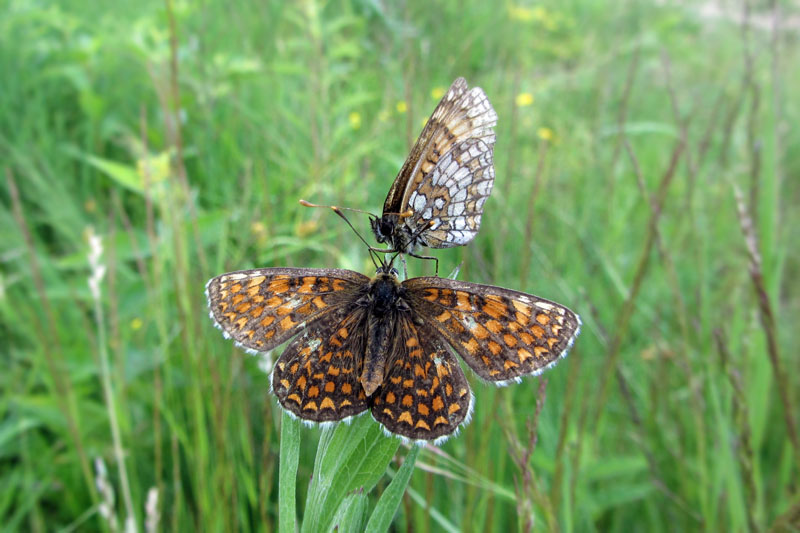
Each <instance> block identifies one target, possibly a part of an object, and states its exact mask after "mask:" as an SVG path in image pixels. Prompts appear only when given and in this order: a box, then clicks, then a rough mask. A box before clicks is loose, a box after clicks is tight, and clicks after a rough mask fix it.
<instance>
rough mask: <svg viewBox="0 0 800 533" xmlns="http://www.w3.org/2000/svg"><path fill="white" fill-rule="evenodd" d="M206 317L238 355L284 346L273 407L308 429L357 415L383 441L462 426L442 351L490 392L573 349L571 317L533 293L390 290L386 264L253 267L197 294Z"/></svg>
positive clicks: (431, 287) (451, 285) (456, 387)
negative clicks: (368, 269) (362, 270)
mask: <svg viewBox="0 0 800 533" xmlns="http://www.w3.org/2000/svg"><path fill="white" fill-rule="evenodd" d="M206 293H207V296H208V302H209V307H210V311H211V313H210V314H211V317H212V319H213V320H214V322H215V324H216V325H217V327H219V328H220V329H222V331H223V333H224V334H225V335H226V336H227V337H230V338H232V339H234V341H236V342H237V344H239V345H240V346H242V347H243V348H245V349H248V350H251V351H256V352H265V351H269V350H272V349H273V348H275V347H277V346H278V345H280V344H282V343H283V342H286V341H289V344H288V345H287V347H286V348H285V349H284V351H283V353H282V354H281V356H280V357H279V359H278V360H277V362H276V363H275V366H274V369H273V372H272V377H271V382H272V390H273V392H274V393H275V395H276V396H277V397H278V401H279V403H280V404H281V406H282V407H283V408H284V409H286V410H287V411H288V412H290V413H291V414H293V415H294V416H297V417H298V418H300V419H303V420H306V421H311V422H333V421H338V420H344V419H347V418H349V417H352V416H355V415H358V414H360V413H363V412H365V411H367V410H369V411H371V413H372V416H373V417H374V418H375V419H376V420H377V421H378V422H379V423H381V424H382V425H383V426H384V428H385V430H386V431H387V432H389V433H391V434H394V435H398V436H401V437H404V438H408V439H413V440H425V441H431V440H433V441H437V442H438V441H440V440H441V439H444V438H446V437H448V436H450V435H452V434H454V433H455V432H456V431H457V429H458V427H459V426H460V425H461V424H463V423H464V422H465V421H466V420H468V418H469V415H470V412H471V409H472V404H473V402H472V394H471V391H470V387H469V384H468V382H467V379H466V377H465V375H464V373H463V371H462V369H461V366H460V365H459V363H458V360H457V359H456V357H455V355H454V353H453V352H455V353H457V354H459V355H460V356H461V358H462V359H464V362H465V363H466V364H467V366H469V367H470V368H471V369H472V370H473V371H474V372H475V373H476V374H477V375H478V376H480V377H481V378H482V379H484V380H487V381H490V382H494V383H497V384H505V383H507V382H510V381H516V380H518V379H519V378H520V377H521V376H524V375H535V374H538V373H540V372H541V371H543V370H545V369H546V368H548V367H549V366H551V365H552V364H554V363H555V362H556V361H557V360H558V359H559V358H560V357H563V356H564V355H566V353H567V350H568V349H569V347H570V346H571V345H572V343H573V341H574V340H575V338H576V336H577V334H578V331H579V329H580V319H579V317H578V316H577V315H576V314H575V313H573V312H572V311H570V310H569V309H567V308H565V307H563V306H561V305H559V304H557V303H555V302H550V301H548V300H544V299H541V298H538V297H536V296H533V295H529V294H525V293H520V292H517V291H511V290H508V289H503V288H500V287H493V286H490V285H481V284H476V283H467V282H458V281H455V280H450V279H446V278H439V277H421V278H412V279H408V280H405V281H403V282H400V281H399V280H398V279H397V274H396V271H395V270H394V269H393V268H391V266H387V265H383V266H382V267H381V268H379V269H378V272H377V274H376V275H375V276H374V277H372V278H369V277H367V276H364V275H362V274H359V273H357V272H353V271H351V270H341V269H307V268H306V269H303V268H263V269H255V270H246V271H240V272H231V273H228V274H223V275H221V276H218V277H216V278H213V279H211V280H210V281H209V282H208V284H207V289H206Z"/></svg>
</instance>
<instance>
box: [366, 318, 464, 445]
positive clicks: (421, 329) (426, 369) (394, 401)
mask: <svg viewBox="0 0 800 533" xmlns="http://www.w3.org/2000/svg"><path fill="white" fill-rule="evenodd" d="M390 360H391V361H392V364H391V366H390V367H389V368H387V370H386V377H385V379H384V382H383V385H382V386H381V388H380V389H379V390H378V391H377V392H376V393H375V395H374V396H373V397H372V398H371V402H372V405H371V409H372V416H373V417H374V418H375V420H377V421H378V422H380V423H381V424H383V425H384V426H385V427H386V429H387V430H388V431H390V432H392V433H396V434H398V435H402V436H404V437H407V438H409V439H415V440H422V439H424V440H433V439H437V438H440V437H443V436H446V435H450V434H452V433H453V432H454V431H455V430H456V428H457V427H458V426H459V424H461V423H462V422H463V421H464V420H465V419H466V418H467V417H468V416H469V413H470V409H471V402H472V394H471V393H470V389H469V384H468V383H467V380H466V378H465V377H464V373H463V371H462V370H461V367H460V366H459V364H458V362H457V361H456V359H455V357H454V356H453V354H452V352H451V351H450V350H449V349H448V348H447V344H446V343H445V342H444V341H443V339H442V338H441V336H440V335H439V334H438V333H437V332H436V331H435V330H434V329H432V328H431V327H430V326H428V325H426V324H424V323H423V324H421V325H417V324H415V323H414V321H413V320H412V319H411V317H402V318H400V320H399V324H398V328H397V334H396V335H395V339H394V346H393V348H392V352H391V356H390Z"/></svg>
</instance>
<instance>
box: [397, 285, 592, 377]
mask: <svg viewBox="0 0 800 533" xmlns="http://www.w3.org/2000/svg"><path fill="white" fill-rule="evenodd" d="M402 285H403V287H404V288H406V289H407V290H408V294H409V299H410V300H411V301H410V302H409V303H410V305H411V307H412V309H413V310H414V312H415V313H417V314H419V315H421V317H422V318H423V320H424V321H425V322H426V323H427V324H430V325H431V326H432V327H434V328H435V329H436V330H437V331H438V332H439V333H440V334H441V335H442V336H443V337H444V338H445V339H446V340H447V342H448V343H449V344H450V345H451V346H452V347H453V348H454V349H455V350H456V352H458V354H459V355H461V357H463V358H464V361H465V362H466V363H467V364H468V365H469V367H470V368H472V370H474V371H475V373H476V374H478V375H479V376H480V377H481V378H483V379H485V380H488V381H492V382H495V383H498V384H504V383H507V382H509V381H517V380H519V378H520V377H522V376H526V375H537V374H539V373H541V372H543V371H544V370H545V369H547V368H549V367H550V366H552V365H553V364H555V363H556V362H557V361H558V360H559V358H561V357H564V356H565V355H566V354H567V351H568V350H569V348H570V347H571V346H572V343H573V342H574V341H575V338H576V337H577V336H578V333H579V331H580V326H581V321H580V317H579V316H578V315H577V314H575V313H573V312H572V311H570V310H569V309H567V308H566V307H564V306H563V305H560V304H557V303H555V302H551V301H549V300H545V299H543V298H539V297H537V296H533V295H531V294H525V293H522V292H517V291H513V290H509V289H504V288H501V287H494V286H491V285H481V284H477V283H468V282H461V281H455V280H451V279H446V278H439V277H423V278H413V279H409V280H407V281H404V282H403V284H402Z"/></svg>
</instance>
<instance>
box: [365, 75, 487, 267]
mask: <svg viewBox="0 0 800 533" xmlns="http://www.w3.org/2000/svg"><path fill="white" fill-rule="evenodd" d="M496 124H497V113H495V111H494V108H492V104H490V103H489V99H488V98H487V97H486V94H485V93H484V92H483V89H481V88H480V87H473V88H472V89H468V87H467V82H466V81H465V80H464V78H458V79H457V80H456V81H454V82H453V84H452V85H451V86H450V89H448V91H447V93H445V95H444V96H443V97H442V100H441V101H440V102H439V105H437V106H436V109H434V110H433V114H432V115H431V117H430V119H428V122H427V123H426V124H425V127H424V128H423V130H422V133H420V136H419V138H418V139H417V142H416V143H415V144H414V147H413V148H412V149H411V153H410V154H409V156H408V159H406V162H405V164H404V165H403V167H402V168H401V169H400V172H399V174H398V175H397V177H396V178H395V180H394V183H393V184H392V188H391V189H389V194H388V195H387V197H386V201H385V202H384V204H383V214H382V216H381V217H380V218H378V217H374V216H373V217H372V218H371V220H370V223H371V225H372V232H373V233H374V234H375V238H376V239H377V240H378V242H379V243H388V245H389V247H390V248H389V250H385V251H387V252H401V253H404V254H409V255H412V256H414V257H422V256H418V255H416V254H415V253H414V251H415V250H416V249H418V248H419V247H420V246H427V247H429V248H450V247H453V246H463V245H465V244H467V243H469V242H470V241H471V240H472V239H473V238H474V237H475V235H477V233H478V229H479V228H480V225H481V216H482V214H483V204H484V202H486V199H487V198H488V197H489V194H490V193H491V192H492V185H493V184H494V166H493V165H494V159H493V158H494V156H493V150H494V143H495V134H494V130H493V128H494V126H495V125H496ZM426 259H430V258H427V257H426Z"/></svg>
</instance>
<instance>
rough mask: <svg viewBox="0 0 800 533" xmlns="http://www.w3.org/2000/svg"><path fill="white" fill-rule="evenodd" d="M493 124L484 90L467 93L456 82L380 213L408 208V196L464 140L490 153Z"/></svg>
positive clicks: (459, 81) (464, 86)
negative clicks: (479, 142)
mask: <svg viewBox="0 0 800 533" xmlns="http://www.w3.org/2000/svg"><path fill="white" fill-rule="evenodd" d="M496 124H497V113H496V112H495V110H494V108H493V107H492V105H491V103H489V99H488V98H487V97H486V93H484V92H483V89H481V88H480V87H473V88H472V89H469V88H468V86H467V82H466V80H464V78H458V79H456V80H455V81H454V82H453V84H452V85H451V86H450V88H449V89H448V90H447V92H446V93H445V95H444V96H443V97H442V99H441V101H440V102H439V104H438V105H437V106H436V109H434V110H433V114H432V115H431V117H430V118H429V119H428V122H427V123H426V124H425V127H424V128H423V129H422V133H420V135H419V138H417V141H416V143H414V146H413V148H412V149H411V153H410V154H409V156H408V158H407V159H406V161H405V163H404V164H403V167H402V168H401V169H400V172H399V173H398V175H397V177H396V178H395V180H394V182H393V183H392V187H391V189H389V194H388V195H387V196H386V201H385V202H384V204H383V213H384V214H387V213H401V212H404V211H405V210H406V209H407V208H409V207H411V206H410V205H409V197H410V195H411V192H412V191H414V190H416V189H417V188H418V187H419V184H420V182H421V181H422V180H423V178H424V177H425V176H426V175H427V174H428V173H430V172H431V170H432V169H433V168H434V167H435V166H436V164H437V163H438V162H439V159H440V158H441V157H442V156H443V155H445V154H447V152H449V151H450V149H451V148H452V147H454V146H455V145H457V144H459V143H461V142H463V141H465V140H467V139H480V140H482V141H483V142H484V143H486V145H487V146H488V147H489V149H490V150H491V149H492V148H493V147H494V143H495V139H496V137H495V133H494V129H493V128H494V126H495V125H496Z"/></svg>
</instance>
